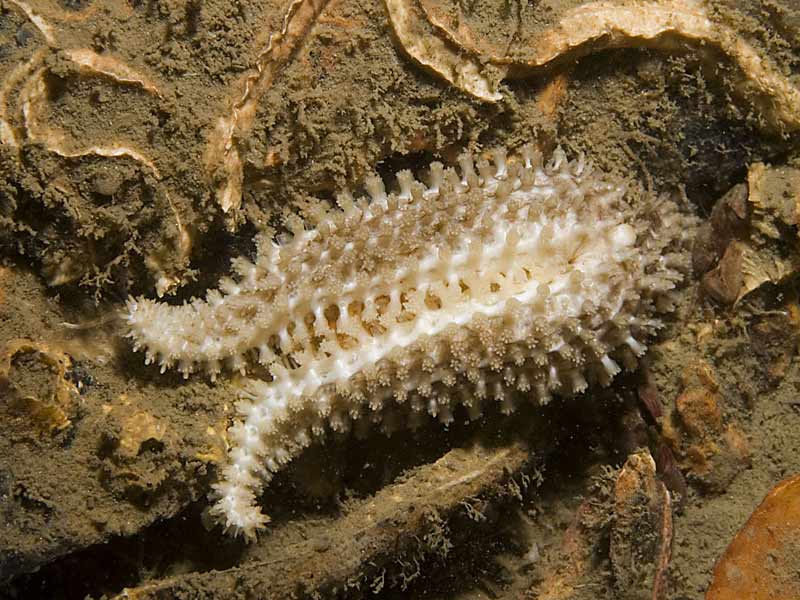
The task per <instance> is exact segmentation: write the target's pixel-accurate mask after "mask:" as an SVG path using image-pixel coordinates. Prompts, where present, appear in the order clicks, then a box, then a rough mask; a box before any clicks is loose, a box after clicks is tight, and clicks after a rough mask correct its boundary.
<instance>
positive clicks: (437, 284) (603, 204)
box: [128, 147, 693, 536]
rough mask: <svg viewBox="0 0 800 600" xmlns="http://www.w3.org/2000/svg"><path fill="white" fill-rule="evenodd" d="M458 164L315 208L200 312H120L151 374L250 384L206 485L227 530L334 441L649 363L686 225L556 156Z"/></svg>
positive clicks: (538, 396) (202, 303) (658, 203)
mask: <svg viewBox="0 0 800 600" xmlns="http://www.w3.org/2000/svg"><path fill="white" fill-rule="evenodd" d="M459 163H460V173H457V172H456V171H455V170H453V169H445V168H444V167H443V165H442V164H440V163H433V164H432V165H431V167H430V174H429V183H428V185H423V184H422V183H420V182H419V181H416V180H415V179H414V178H413V176H412V174H411V173H410V172H409V171H401V172H400V173H398V175H397V187H398V189H397V190H396V191H394V192H391V193H387V192H386V191H385V189H384V185H383V182H382V181H381V180H380V179H379V178H377V177H374V176H373V177H369V178H368V179H367V180H366V183H365V187H366V190H367V192H368V195H369V198H360V199H358V200H354V199H353V197H352V196H351V195H350V194H349V193H342V194H340V195H339V196H338V199H337V202H338V205H339V208H331V207H328V206H326V205H325V204H324V203H322V202H320V203H319V204H317V205H315V206H314V207H312V208H311V209H310V210H309V214H308V215H307V216H306V220H303V219H301V218H300V217H294V218H291V219H289V220H288V222H287V224H286V225H287V227H288V229H289V230H291V233H292V237H291V238H290V239H285V240H281V241H280V242H278V243H276V242H273V241H272V240H270V239H266V238H265V239H261V240H260V242H259V249H258V257H257V259H256V261H255V263H251V262H249V261H247V260H245V259H242V258H239V259H236V260H235V261H234V264H233V268H234V270H235V272H236V278H235V280H234V279H226V280H224V281H222V283H221V284H220V286H219V291H216V290H215V291H210V292H209V293H208V294H207V296H206V299H205V300H194V301H192V302H191V303H189V304H185V305H183V306H169V305H166V304H160V303H157V302H153V301H151V300H147V299H143V298H138V299H135V300H133V299H132V300H130V301H129V303H128V324H129V326H130V333H129V335H130V337H132V338H133V340H134V343H135V347H136V348H137V349H138V348H144V349H146V352H147V362H148V363H149V362H153V361H156V360H158V361H159V362H160V363H161V368H162V371H163V370H164V369H167V368H171V367H176V368H177V369H179V370H180V371H182V372H183V374H184V375H185V376H188V374H189V373H191V372H192V371H193V370H194V369H196V368H197V367H198V366H200V367H201V368H202V369H204V370H206V371H207V372H209V373H210V374H211V377H212V378H214V377H216V376H217V374H218V373H219V372H220V371H221V369H222V368H223V366H225V367H227V368H229V369H231V370H232V371H238V372H240V373H241V374H242V375H243V376H246V375H247V374H248V373H250V375H251V377H249V378H246V377H243V378H242V379H241V380H240V386H239V387H240V390H241V399H240V401H239V402H238V403H237V410H238V412H239V415H240V420H239V421H238V422H237V423H235V424H234V425H233V426H232V427H231V428H230V430H229V431H228V437H229V440H230V441H231V442H232V448H231V449H230V452H229V456H228V461H227V464H226V465H225V466H224V467H223V468H222V471H221V478H220V481H219V482H218V483H216V484H215V485H214V490H215V492H214V493H215V496H216V503H215V506H214V507H213V509H212V512H213V513H214V514H215V515H217V516H218V518H219V519H220V520H221V521H222V523H223V524H224V525H225V527H226V528H227V529H230V530H233V531H234V532H236V533H242V534H244V535H246V536H252V535H253V534H254V533H255V532H256V530H257V529H259V528H260V527H263V525H264V524H265V523H266V522H267V521H268V520H269V519H268V517H266V516H265V515H264V514H262V513H261V511H260V509H259V507H258V504H257V495H258V494H259V492H260V490H261V489H262V487H263V485H264V484H265V483H266V482H268V481H269V480H270V479H271V477H272V475H273V473H275V472H276V471H278V470H279V469H280V468H282V467H283V466H284V465H286V464H287V463H288V462H289V461H290V460H291V459H292V458H293V457H294V456H296V455H297V454H298V453H299V452H300V451H301V450H302V449H303V448H305V447H306V446H308V445H309V444H310V443H311V441H312V440H313V439H314V438H318V437H320V436H322V435H323V434H324V432H325V430H326V427H327V426H330V427H331V428H333V429H334V430H338V431H343V430H346V429H347V428H348V427H349V425H350V422H351V421H352V420H356V419H362V420H363V421H364V422H366V423H375V424H379V425H380V426H382V427H384V428H387V429H391V428H393V427H395V426H397V425H399V424H402V423H404V422H411V423H413V422H414V421H415V420H418V419H419V418H421V416H422V415H424V414H425V413H429V414H431V415H433V416H436V417H438V418H439V419H440V420H441V421H442V422H445V423H446V422H449V421H450V420H452V418H453V417H452V410H453V407H454V406H456V405H457V404H463V405H465V406H466V407H467V409H468V411H469V414H470V416H471V417H473V418H477V417H478V416H479V415H480V414H481V411H482V408H481V407H482V404H484V403H485V402H495V401H496V402H499V403H500V405H501V408H502V410H503V411H505V412H510V411H512V410H514V409H515V408H516V406H517V402H518V400H519V398H520V397H527V398H529V399H531V400H534V401H536V402H540V403H545V402H548V401H549V399H550V397H551V394H554V393H555V394H559V395H571V394H576V393H580V392H582V391H584V390H585V389H586V388H587V386H588V385H589V383H590V382H594V381H598V382H600V383H601V384H607V383H608V382H609V381H610V380H611V379H612V378H613V377H614V376H615V375H616V374H617V373H618V372H619V371H620V368H621V367H620V366H619V364H618V361H619V362H622V363H623V365H625V366H626V367H629V368H633V367H634V366H635V365H636V362H637V361H636V358H637V357H638V356H641V355H642V354H643V353H644V352H645V350H646V348H645V345H644V342H645V340H646V338H648V337H649V336H650V335H651V334H652V333H653V331H654V330H655V329H657V328H658V327H659V325H660V321H659V320H658V318H657V317H656V313H658V312H661V311H664V310H668V309H669V308H670V307H671V301H670V290H672V289H673V288H674V287H675V285H676V283H678V282H680V281H681V280H682V278H683V273H684V272H685V271H686V269H687V264H688V260H687V253H686V248H685V246H686V243H685V242H686V240H687V239H688V235H687V225H690V224H691V223H693V220H692V218H691V217H687V216H685V215H683V214H682V213H680V212H679V211H678V210H677V207H676V205H675V204H674V203H673V202H671V201H670V200H668V199H666V198H660V199H659V198H655V197H653V196H652V195H649V194H645V193H641V194H628V191H627V189H626V186H625V185H623V184H620V183H619V182H615V181H613V180H611V179H610V178H608V177H606V176H604V175H603V174H602V173H598V172H595V171H593V170H592V168H591V167H590V166H589V165H587V164H586V163H585V162H584V161H583V160H578V161H573V162H569V161H567V159H566V157H565V156H564V153H563V152H561V151H560V150H558V151H556V152H555V154H554V156H553V157H552V159H551V160H550V161H549V162H548V164H547V165H544V164H543V162H542V156H541V154H540V153H538V152H535V151H534V150H533V148H531V147H526V148H523V149H522V153H521V157H520V159H519V160H513V161H509V160H507V158H506V153H505V151H503V150H499V151H496V152H495V153H494V156H493V164H492V163H489V162H488V161H487V160H483V159H482V160H479V161H477V165H474V164H473V158H472V157H471V156H470V155H468V154H465V155H463V156H462V157H461V158H460V160H459ZM475 167H477V170H476V168H475ZM627 196H634V197H633V198H630V199H628V198H627ZM634 200H635V201H634ZM255 363H258V365H261V367H258V365H256V364H255ZM258 369H261V370H262V371H264V372H265V373H267V372H268V373H269V375H268V377H267V378H257V377H255V376H253V375H254V373H255V372H256V371H257V370H258Z"/></svg>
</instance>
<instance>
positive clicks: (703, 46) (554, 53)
mask: <svg viewBox="0 0 800 600" xmlns="http://www.w3.org/2000/svg"><path fill="white" fill-rule="evenodd" d="M386 5H387V8H388V10H389V16H390V20H391V21H392V25H393V27H394V29H395V32H396V33H397V35H398V38H399V40H400V43H401V44H402V45H403V47H404V48H405V50H406V51H407V52H408V53H409V54H410V55H411V56H412V57H414V58H415V59H416V60H417V61H418V62H419V63H420V64H422V65H424V66H426V67H429V68H431V70H433V71H435V72H436V73H438V74H439V75H440V76H442V77H443V78H444V79H446V80H447V81H448V82H450V83H451V84H453V85H455V86H456V87H458V88H460V89H462V90H464V91H466V92H468V93H470V94H472V95H474V96H476V97H477V98H480V99H482V100H491V101H496V100H498V99H499V94H497V93H496V89H497V84H498V83H499V82H498V81H495V79H494V77H492V78H487V76H486V73H491V71H487V68H488V67H490V66H491V67H494V68H495V69H496V71H495V73H498V74H499V75H500V77H501V78H502V77H505V75H506V73H507V74H508V76H510V77H526V76H528V75H530V74H531V72H535V71H537V70H539V69H541V68H542V67H545V66H547V65H549V64H551V63H555V62H556V61H565V60H567V59H576V58H580V57H581V56H585V55H588V54H591V53H593V52H597V51H599V50H603V49H606V48H654V49H658V50H665V51H668V52H674V51H683V50H685V47H686V46H689V47H692V48H694V49H695V50H696V51H697V52H698V53H699V54H700V55H701V57H702V58H703V59H704V60H705V61H706V62H707V63H708V64H709V65H710V66H711V67H712V69H713V70H717V69H718V63H719V60H720V57H723V58H724V59H727V60H728V61H730V63H732V64H733V65H734V66H735V68H736V70H737V72H738V80H737V81H736V82H735V84H734V86H735V90H736V91H737V92H738V93H739V94H740V95H741V96H742V97H744V98H745V99H746V100H748V101H749V102H750V103H752V104H753V105H755V106H756V107H757V108H758V109H759V110H760V111H762V112H763V114H764V117H765V122H766V124H767V126H768V127H769V128H772V129H776V130H785V129H788V130H794V129H797V128H798V127H800V111H798V109H797V107H798V106H800V90H799V89H798V88H797V87H796V86H795V85H793V83H792V82H791V81H790V80H789V79H787V78H786V77H785V76H783V75H782V74H781V73H780V72H779V71H778V69H777V68H776V67H775V66H774V65H773V64H772V63H771V62H770V61H769V60H768V59H766V58H765V57H764V56H762V55H761V54H759V52H758V51H757V50H756V49H755V48H754V47H753V46H751V45H750V44H748V43H747V42H745V41H744V40H742V39H741V37H740V36H739V35H738V34H737V32H736V31H734V30H732V29H731V28H729V27H727V26H726V25H724V24H722V23H719V22H715V21H713V20H712V19H711V18H710V16H709V14H708V12H707V11H706V8H705V6H704V5H703V4H702V3H700V2H697V1H694V0H661V1H659V2H648V3H634V2H631V3H615V2H590V3H588V4H584V5H582V6H578V7H576V8H574V9H572V10H569V11H567V12H566V13H565V14H564V15H562V16H561V17H560V19H559V20H558V22H557V23H556V24H555V25H553V26H551V27H549V28H547V29H545V30H544V31H543V32H540V33H537V34H535V35H533V36H531V37H529V38H526V39H525V42H524V44H525V47H524V48H518V47H516V46H513V45H507V46H506V47H504V48H502V49H501V48H498V47H493V46H492V44H491V43H489V42H487V41H485V40H482V39H480V37H479V36H477V35H476V34H475V33H474V32H472V31H471V29H470V28H469V27H468V26H467V25H465V24H464V23H463V21H462V20H461V19H455V20H453V19H449V18H448V16H447V11H446V10H442V8H441V6H440V5H439V4H438V3H434V2H420V0H386ZM515 25H516V24H514V23H511V21H509V23H508V27H509V30H512V29H513V28H514V27H515ZM522 52H524V57H523V58H518V55H519V54H520V53H522ZM479 66H480V68H479ZM712 72H713V71H712ZM487 84H490V85H489V86H488V87H487Z"/></svg>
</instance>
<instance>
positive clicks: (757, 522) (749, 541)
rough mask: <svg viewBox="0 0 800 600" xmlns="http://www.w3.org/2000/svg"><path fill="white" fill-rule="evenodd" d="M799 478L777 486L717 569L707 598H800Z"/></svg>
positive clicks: (762, 599) (718, 564)
mask: <svg viewBox="0 0 800 600" xmlns="http://www.w3.org/2000/svg"><path fill="white" fill-rule="evenodd" d="M798 539H800V476H795V477H792V478H790V479H786V480H784V481H782V482H781V483H779V484H778V485H776V486H775V487H774V488H772V490H771V491H770V492H769V494H767V497H766V498H765V499H764V500H763V501H762V502H761V504H760V505H759V506H758V508H756V510H755V512H753V514H752V515H751V516H750V518H749V519H748V521H747V523H745V525H744V527H742V529H741V530H740V531H739V533H738V534H736V537H735V538H734V539H733V541H732V542H731V543H730V545H729V546H728V548H727V550H725V553H724V554H723V555H722V557H721V558H720V559H719V561H718V562H717V564H716V566H715V567H714V578H713V580H712V582H711V586H710V588H709V590H708V593H707V594H706V600H729V599H732V598H747V599H748V600H777V599H784V598H785V599H790V598H800V577H798V566H797V556H798V552H797V549H798V548H797V540H798Z"/></svg>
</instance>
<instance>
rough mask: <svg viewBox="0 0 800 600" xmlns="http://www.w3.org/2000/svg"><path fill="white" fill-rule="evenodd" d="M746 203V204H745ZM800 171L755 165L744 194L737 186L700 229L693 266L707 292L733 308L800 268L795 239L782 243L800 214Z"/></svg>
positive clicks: (750, 171)
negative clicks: (762, 287)
mask: <svg viewBox="0 0 800 600" xmlns="http://www.w3.org/2000/svg"><path fill="white" fill-rule="evenodd" d="M745 199H746V201H745ZM798 207H800V170H798V169H794V168H791V167H770V166H767V165H764V164H763V163H755V164H753V165H751V167H750V169H749V171H748V174H747V188H746V191H745V189H744V188H743V186H736V187H734V188H733V189H731V191H729V192H728V194H726V195H725V196H724V197H723V198H721V199H720V200H719V201H718V202H717V204H716V205H715V206H714V210H713V211H712V214H711V219H710V221H709V222H708V223H706V224H705V226H704V227H703V228H701V230H700V233H699V235H698V239H697V241H696V243H695V247H694V250H693V256H692V262H693V265H694V268H695V270H696V271H697V272H699V273H703V272H705V271H706V270H707V269H709V268H710V267H711V266H713V264H714V263H715V262H716V260H717V257H721V258H719V263H718V264H717V265H716V267H714V268H713V269H711V270H710V271H707V272H705V274H704V275H703V276H702V285H703V289H704V291H705V292H706V293H707V294H708V295H709V296H710V297H711V298H713V299H714V300H716V301H717V302H720V303H721V304H727V305H734V304H736V303H738V302H739V301H741V300H742V299H743V298H744V297H745V296H747V295H748V294H750V293H751V292H753V291H755V290H757V289H758V288H760V287H761V286H762V285H764V284H765V283H773V284H780V283H782V282H783V281H784V280H786V279H787V278H788V277H789V276H790V275H792V274H794V273H796V272H797V270H798V268H800V247H798V244H797V242H796V240H791V241H790V243H789V244H788V245H787V244H785V243H783V240H784V238H785V237H786V235H785V234H786V232H787V231H789V230H790V229H791V228H796V226H797V223H798V215H800V210H798Z"/></svg>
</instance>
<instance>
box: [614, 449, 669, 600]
mask: <svg viewBox="0 0 800 600" xmlns="http://www.w3.org/2000/svg"><path fill="white" fill-rule="evenodd" d="M672 537H673V529H672V501H671V499H670V495H669V492H668V491H667V488H666V487H665V486H664V484H663V483H662V482H661V481H659V480H658V478H657V477H656V463H655V461H654V460H653V457H652V456H650V452H649V451H647V450H642V451H640V452H637V453H635V454H632V455H631V456H629V457H628V460H627V461H626V462H625V465H624V466H623V467H622V470H621V471H620V473H619V476H618V477H617V481H616V485H615V486H614V522H613V525H612V528H611V546H610V556H611V568H612V571H613V574H614V584H615V587H616V589H617V591H618V593H619V595H620V596H619V597H620V598H626V599H634V598H636V599H639V598H640V599H642V600H659V599H662V598H666V593H667V590H666V578H667V570H668V567H669V560H670V556H671V554H672Z"/></svg>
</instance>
